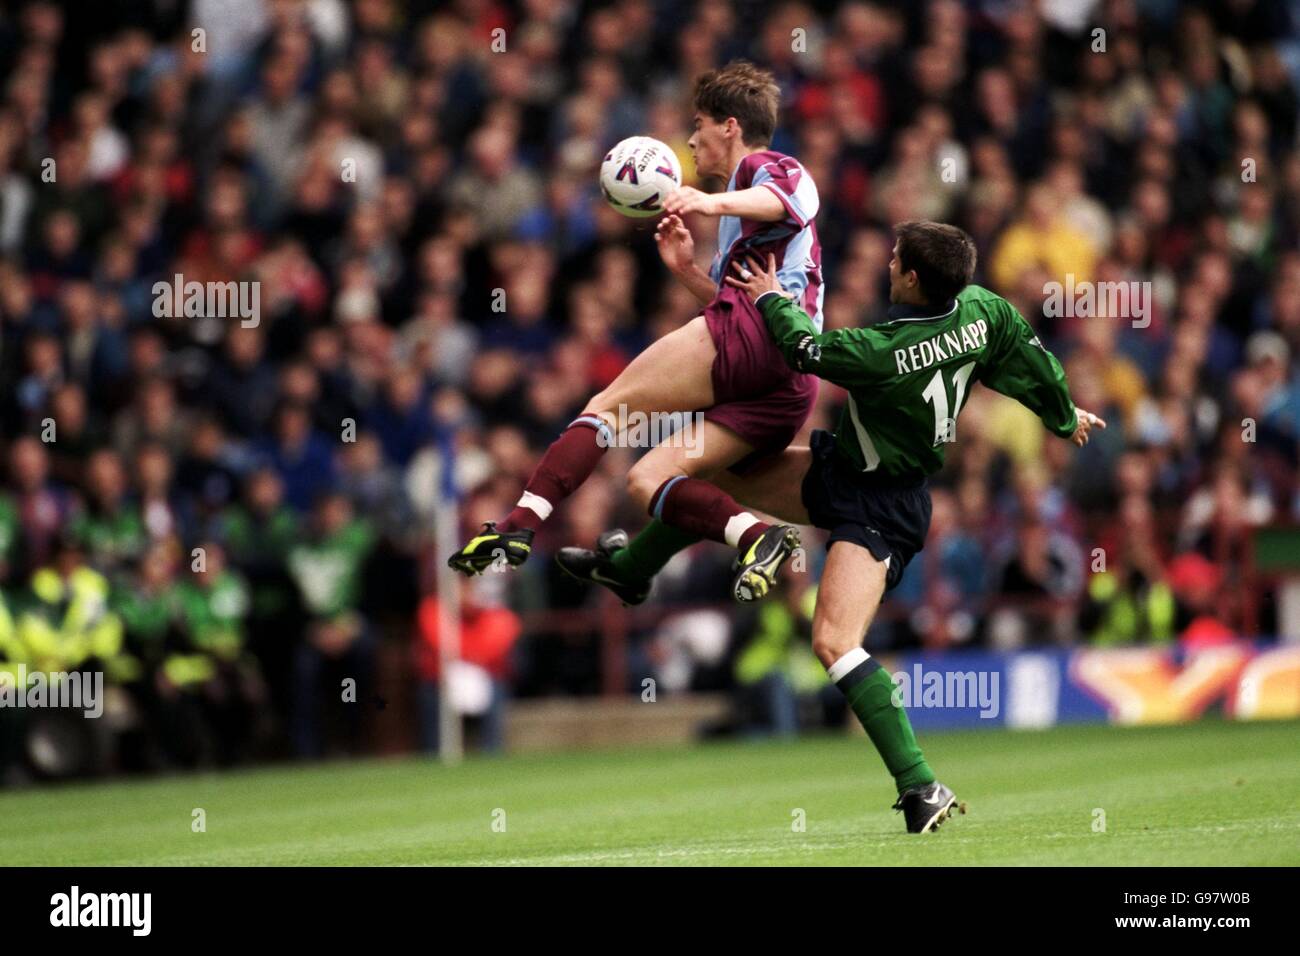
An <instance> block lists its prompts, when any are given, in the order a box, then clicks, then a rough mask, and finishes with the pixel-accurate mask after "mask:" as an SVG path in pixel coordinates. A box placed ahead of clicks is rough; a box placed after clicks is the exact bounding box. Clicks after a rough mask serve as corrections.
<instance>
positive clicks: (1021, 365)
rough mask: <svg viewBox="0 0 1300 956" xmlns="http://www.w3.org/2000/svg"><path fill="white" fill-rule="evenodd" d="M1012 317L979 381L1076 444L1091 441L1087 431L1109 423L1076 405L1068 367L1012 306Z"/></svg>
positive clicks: (1055, 433)
mask: <svg viewBox="0 0 1300 956" xmlns="http://www.w3.org/2000/svg"><path fill="white" fill-rule="evenodd" d="M1006 311H1007V312H1009V313H1010V316H1009V318H1008V321H1007V325H1006V327H1005V328H1004V329H1003V332H1002V340H1001V343H1000V344H999V347H998V348H997V349H996V351H995V352H994V354H993V355H992V356H991V361H990V362H989V363H988V365H987V366H986V367H985V369H984V371H983V374H982V375H981V376H980V380H981V381H982V382H983V383H984V384H985V385H987V386H988V387H989V388H991V389H993V390H994V391H997V392H1001V393H1002V394H1003V395H1006V396H1009V397H1010V398H1014V399H1015V400H1016V401H1018V402H1020V404H1022V405H1024V406H1025V407H1026V408H1028V409H1029V410H1030V411H1032V412H1033V413H1034V414H1035V415H1037V416H1038V417H1039V418H1040V419H1041V420H1042V422H1043V424H1044V425H1045V426H1046V427H1047V430H1048V431H1050V432H1052V434H1054V435H1058V436H1060V437H1061V438H1066V439H1069V440H1070V441H1073V442H1074V443H1075V444H1076V445H1079V446H1083V445H1086V444H1087V443H1088V432H1089V431H1090V430H1091V429H1092V428H1094V427H1096V428H1105V427H1106V423H1105V422H1104V421H1102V420H1101V419H1100V418H1098V417H1097V416H1096V415H1094V414H1092V413H1091V412H1086V411H1084V410H1083V409H1081V408H1075V405H1074V401H1073V400H1072V399H1071V398H1070V386H1069V385H1068V384H1066V381H1065V369H1063V368H1061V363H1060V362H1059V361H1057V359H1056V356H1055V355H1053V354H1052V353H1051V352H1049V351H1047V349H1046V348H1045V347H1044V346H1043V343H1042V342H1041V341H1039V338H1038V334H1037V333H1036V332H1034V330H1033V328H1032V327H1031V326H1030V325H1029V323H1028V322H1026V321H1025V319H1024V317H1023V316H1022V315H1021V314H1020V313H1019V312H1017V311H1016V310H1015V309H1014V308H1012V307H1011V306H1010V305H1008V306H1007V310H1006Z"/></svg>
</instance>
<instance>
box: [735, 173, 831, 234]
mask: <svg viewBox="0 0 1300 956" xmlns="http://www.w3.org/2000/svg"><path fill="white" fill-rule="evenodd" d="M750 185H752V186H762V187H764V188H765V189H769V190H771V191H772V193H774V194H775V195H776V198H777V199H779V200H781V205H783V206H785V211H786V213H787V214H788V215H789V217H790V219H791V220H792V221H793V222H794V223H795V224H796V225H797V226H798V227H799V228H800V229H802V228H803V227H804V226H806V225H808V223H809V222H811V221H812V220H813V219H814V218H816V216H817V210H818V209H819V208H820V206H821V199H820V197H818V195H817V186H816V184H815V183H814V182H813V180H812V177H811V176H809V175H808V173H807V171H806V170H805V169H804V168H803V167H802V166H801V165H799V161H798V160H797V159H795V158H794V157H792V156H782V157H780V158H779V159H770V160H768V161H767V162H765V163H763V164H762V165H760V166H758V168H757V169H755V170H754V172H753V177H752V180H751V183H750Z"/></svg>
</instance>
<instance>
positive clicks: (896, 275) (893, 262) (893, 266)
mask: <svg viewBox="0 0 1300 956" xmlns="http://www.w3.org/2000/svg"><path fill="white" fill-rule="evenodd" d="M909 277H910V280H909ZM915 281H916V275H915V273H912V272H908V273H906V274H904V272H903V267H902V266H901V265H900V264H899V262H898V243H897V242H895V243H894V249H893V255H891V256H890V257H889V301H890V302H893V303H895V304H898V303H911V302H912V301H913V290H914V289H915V284H914V283H915Z"/></svg>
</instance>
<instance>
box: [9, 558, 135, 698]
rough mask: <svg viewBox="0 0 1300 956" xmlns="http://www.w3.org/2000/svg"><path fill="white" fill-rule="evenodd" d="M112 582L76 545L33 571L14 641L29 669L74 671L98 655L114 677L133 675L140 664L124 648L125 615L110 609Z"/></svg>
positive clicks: (127, 678) (131, 677) (121, 678)
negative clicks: (82, 560) (85, 561)
mask: <svg viewBox="0 0 1300 956" xmlns="http://www.w3.org/2000/svg"><path fill="white" fill-rule="evenodd" d="M109 590H110V587H109V583H108V578H106V577H104V576H103V575H102V574H100V573H99V572H98V571H95V570H94V569H93V568H89V567H86V566H85V565H83V564H81V563H80V555H79V554H78V553H77V552H76V551H75V550H72V549H69V550H68V551H66V552H65V553H63V554H60V556H59V559H58V561H57V563H56V564H55V565H54V566H50V567H44V568H41V569H40V570H38V571H37V572H36V573H35V574H33V575H32V581H31V589H30V593H29V594H28V595H27V601H26V603H25V606H24V607H23V609H22V611H21V612H20V613H19V615H18V617H17V620H16V645H17V647H18V648H19V649H20V653H21V654H22V655H23V658H22V659H23V663H25V664H26V665H27V668H28V670H29V671H43V672H46V673H49V672H53V671H74V670H79V669H81V668H83V667H85V666H88V665H91V664H93V663H94V662H95V661H98V662H99V663H100V664H102V666H103V668H104V675H105V677H107V678H108V679H109V680H110V681H112V682H115V683H124V682H128V681H132V680H135V679H136V678H138V677H139V674H140V665H139V662H138V661H136V659H135V658H134V657H132V656H131V655H130V654H128V653H126V651H125V649H124V641H123V637H124V635H123V628H122V619H121V618H120V617H118V616H117V615H116V614H115V613H113V612H112V611H111V610H109V606H108V598H109Z"/></svg>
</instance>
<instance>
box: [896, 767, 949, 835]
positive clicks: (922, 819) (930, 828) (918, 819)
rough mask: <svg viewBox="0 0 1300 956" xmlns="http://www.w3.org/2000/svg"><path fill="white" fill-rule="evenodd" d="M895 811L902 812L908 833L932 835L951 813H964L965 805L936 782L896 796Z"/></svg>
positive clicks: (912, 788) (913, 788)
mask: <svg viewBox="0 0 1300 956" xmlns="http://www.w3.org/2000/svg"><path fill="white" fill-rule="evenodd" d="M894 809H895V810H901V811H903V819H904V820H906V821H907V832H908V833H932V832H934V831H935V830H937V829H939V825H940V824H941V823H943V821H944V820H947V819H948V817H949V816H951V815H952V811H954V810H956V811H958V812H959V813H965V812H966V804H964V803H961V802H959V801H958V800H957V797H956V795H955V794H954V793H953V792H952V791H951V790H949V789H948V788H947V787H945V786H944V785H943V784H941V783H940V782H939V781H938V780H936V781H935V782H934V783H927V784H924V785H922V786H920V787H911V788H910V789H907V790H904V791H903V792H902V793H900V794H899V795H898V802H897V803H895V804H894Z"/></svg>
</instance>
